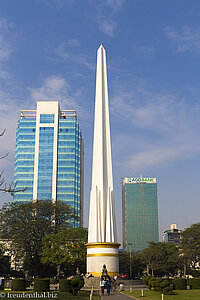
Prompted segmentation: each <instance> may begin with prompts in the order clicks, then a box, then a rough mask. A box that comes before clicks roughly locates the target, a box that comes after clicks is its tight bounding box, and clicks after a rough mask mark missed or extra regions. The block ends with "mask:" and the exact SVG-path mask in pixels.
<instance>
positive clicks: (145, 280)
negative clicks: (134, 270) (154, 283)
mask: <svg viewBox="0 0 200 300" xmlns="http://www.w3.org/2000/svg"><path fill="white" fill-rule="evenodd" d="M149 279H151V276H145V277H143V278H142V280H143V282H144V284H146V285H148V282H149Z"/></svg>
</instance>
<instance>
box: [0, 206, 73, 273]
mask: <svg viewBox="0 0 200 300" xmlns="http://www.w3.org/2000/svg"><path fill="white" fill-rule="evenodd" d="M74 218H75V216H74V212H73V209H72V208H71V207H70V206H69V205H67V204H64V203H63V202H56V203H53V202H52V201H50V200H41V201H36V202H28V203H21V202H20V203H18V202H12V203H7V204H4V205H3V207H2V209H1V210H0V232H1V235H2V238H4V239H8V240H9V241H10V242H11V248H12V250H13V253H14V254H15V256H16V257H23V259H24V262H29V266H27V268H29V269H30V267H31V268H32V270H31V273H32V274H33V275H36V274H38V273H40V269H44V268H42V267H41V262H40V256H39V254H40V252H41V248H42V239H43V238H44V237H45V236H47V235H49V234H51V233H56V232H59V231H60V230H63V229H66V228H71V227H72V225H73V220H74ZM25 267H26V266H24V268H25ZM41 275H42V274H41Z"/></svg>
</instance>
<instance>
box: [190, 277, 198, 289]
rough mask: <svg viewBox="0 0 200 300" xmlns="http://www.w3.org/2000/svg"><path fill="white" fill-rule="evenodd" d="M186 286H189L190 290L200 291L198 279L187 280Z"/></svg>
mask: <svg viewBox="0 0 200 300" xmlns="http://www.w3.org/2000/svg"><path fill="white" fill-rule="evenodd" d="M188 285H190V287H191V289H200V278H190V279H188Z"/></svg>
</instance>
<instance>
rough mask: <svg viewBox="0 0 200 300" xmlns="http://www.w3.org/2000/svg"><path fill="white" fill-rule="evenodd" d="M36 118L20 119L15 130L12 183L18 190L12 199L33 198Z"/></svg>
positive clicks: (26, 199) (23, 199)
mask: <svg viewBox="0 0 200 300" xmlns="http://www.w3.org/2000/svg"><path fill="white" fill-rule="evenodd" d="M35 131H36V119H20V120H19V121H18V128H17V132H16V152H15V170H14V184H15V185H16V188H17V189H19V190H23V189H24V188H26V190H25V191H24V192H18V193H17V194H16V195H15V197H14V200H19V201H31V200H32V199H33V180H34V160H35Z"/></svg>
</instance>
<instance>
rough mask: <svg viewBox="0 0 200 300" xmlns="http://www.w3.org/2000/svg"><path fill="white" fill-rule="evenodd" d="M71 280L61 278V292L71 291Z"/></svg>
mask: <svg viewBox="0 0 200 300" xmlns="http://www.w3.org/2000/svg"><path fill="white" fill-rule="evenodd" d="M70 287H71V284H70V280H67V279H60V280H59V291H60V292H69V291H70Z"/></svg>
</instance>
